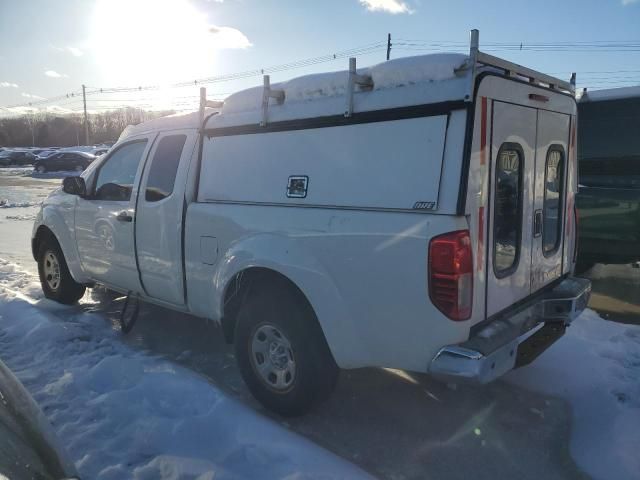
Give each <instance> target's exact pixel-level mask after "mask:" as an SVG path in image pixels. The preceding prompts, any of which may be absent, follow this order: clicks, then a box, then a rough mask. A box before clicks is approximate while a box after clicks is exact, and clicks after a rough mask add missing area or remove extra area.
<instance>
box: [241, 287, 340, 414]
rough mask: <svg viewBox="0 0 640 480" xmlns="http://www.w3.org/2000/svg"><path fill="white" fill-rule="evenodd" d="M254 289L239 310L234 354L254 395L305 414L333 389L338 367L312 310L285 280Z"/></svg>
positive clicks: (266, 403) (267, 403) (269, 404)
mask: <svg viewBox="0 0 640 480" xmlns="http://www.w3.org/2000/svg"><path fill="white" fill-rule="evenodd" d="M258 288H259V289H254V291H253V292H251V293H250V294H249V295H248V296H247V298H246V300H245V302H244V303H243V305H242V306H241V307H240V310H239V311H238V317H237V323H236V332H235V351H236V358H237V361H238V366H239V368H240V372H241V373H242V377H243V378H244V381H245V382H246V384H247V386H248V387H249V390H250V391H251V393H252V394H253V396H254V397H255V398H256V399H257V400H258V401H259V402H260V403H262V404H263V405H264V406H265V407H266V408H268V409H269V410H272V411H274V412H276V413H279V414H281V415H284V416H296V415H302V414H304V413H306V412H307V411H309V410H310V409H311V408H312V407H313V406H314V405H315V404H316V403H318V402H319V401H322V400H324V399H326V398H327V397H328V396H329V395H330V394H331V392H332V391H333V389H334V387H335V384H336V381H337V379H338V373H339V369H338V366H337V365H336V363H335V361H334V359H333V356H332V355H331V352H330V351H329V347H328V345H327V342H326V340H325V338H324V335H323V333H322V330H321V328H320V325H319V324H318V321H317V319H316V317H315V314H314V313H313V310H312V309H311V307H310V306H309V305H308V304H307V303H306V301H304V299H301V298H300V295H297V294H296V293H297V292H294V291H292V289H291V288H290V287H289V286H288V285H286V284H284V283H281V282H276V283H275V284H273V285H269V286H268V287H266V286H265V287H264V288H260V287H258Z"/></svg>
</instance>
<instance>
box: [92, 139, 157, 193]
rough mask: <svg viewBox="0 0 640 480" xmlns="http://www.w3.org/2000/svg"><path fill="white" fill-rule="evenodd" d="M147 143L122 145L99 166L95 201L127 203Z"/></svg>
mask: <svg viewBox="0 0 640 480" xmlns="http://www.w3.org/2000/svg"><path fill="white" fill-rule="evenodd" d="M146 146H147V141H146V140H142V141H138V142H132V143H128V144H125V145H123V146H122V147H120V148H119V149H118V150H116V151H115V152H113V154H112V155H111V156H110V157H109V158H107V160H106V162H105V163H103V164H102V165H101V166H100V171H99V172H98V179H97V180H96V190H95V192H96V193H95V199H96V200H115V201H128V200H129V199H130V198H131V191H132V190H133V183H134V181H135V178H136V172H137V171H138V165H139V164H140V160H141V159H142V153H143V152H144V149H145V148H146Z"/></svg>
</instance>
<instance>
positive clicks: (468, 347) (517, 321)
mask: <svg viewBox="0 0 640 480" xmlns="http://www.w3.org/2000/svg"><path fill="white" fill-rule="evenodd" d="M590 296H591V282H590V281H589V280H587V279H585V278H577V277H568V278H566V279H564V280H563V281H561V282H560V283H558V284H557V285H556V286H555V287H553V288H552V289H550V290H547V291H545V292H544V293H543V294H541V295H539V296H536V297H535V298H533V299H532V300H530V301H528V302H526V303H524V304H522V305H519V306H518V308H516V309H515V310H513V311H510V312H509V313H508V314H505V315H502V316H500V317H498V318H496V319H495V320H493V321H491V322H490V323H488V324H486V325H484V326H483V327H482V328H480V329H479V330H478V331H476V332H474V333H473V334H472V336H471V338H469V340H467V341H466V342H463V343H461V344H458V345H448V346H446V347H443V348H441V349H440V350H439V351H438V353H437V354H436V355H435V357H434V358H433V359H432V360H431V363H430V365H429V373H431V374H432V375H434V376H436V377H439V378H442V379H444V380H447V381H467V382H472V383H488V382H491V381H492V380H495V379H496V378H498V377H500V376H502V375H504V374H505V373H507V372H508V371H509V370H512V369H513V368H517V367H521V366H523V365H526V364H528V363H530V362H531V361H533V360H534V359H535V358H536V357H537V356H538V355H540V354H541V353H542V352H544V351H545V350H546V349H547V348H548V347H550V346H551V345H552V344H553V343H554V342H555V341H556V340H558V339H559V338H560V337H561V336H562V335H563V334H564V331H565V329H566V327H567V326H568V325H569V324H570V323H571V322H572V321H573V320H574V319H575V318H576V317H577V316H578V315H580V313H581V312H582V311H583V310H584V309H585V308H586V306H587V303H588V302H589V297H590Z"/></svg>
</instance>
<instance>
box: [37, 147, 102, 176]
mask: <svg viewBox="0 0 640 480" xmlns="http://www.w3.org/2000/svg"><path fill="white" fill-rule="evenodd" d="M95 159H96V156H95V155H92V154H91V153H86V152H55V153H53V154H51V155H49V156H48V157H46V158H39V159H38V160H36V162H35V163H34V164H33V168H34V170H35V171H36V172H38V173H45V172H51V171H67V170H68V171H71V170H75V171H76V172H82V171H83V170H84V169H85V168H87V167H88V166H89V165H90V164H91V162H93V161H94V160H95Z"/></svg>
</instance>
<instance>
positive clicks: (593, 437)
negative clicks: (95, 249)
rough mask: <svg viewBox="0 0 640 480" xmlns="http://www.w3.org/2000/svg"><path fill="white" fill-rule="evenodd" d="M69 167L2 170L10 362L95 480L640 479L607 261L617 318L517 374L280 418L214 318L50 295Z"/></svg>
mask: <svg viewBox="0 0 640 480" xmlns="http://www.w3.org/2000/svg"><path fill="white" fill-rule="evenodd" d="M62 175H63V174H60V175H54V174H45V175H40V176H36V177H34V176H33V175H32V173H31V171H30V169H28V168H6V169H0V236H1V238H2V242H0V358H2V360H3V361H4V362H5V363H6V364H7V365H8V366H9V367H10V368H11V369H12V370H13V371H14V372H15V373H16V375H17V376H18V377H19V378H20V380H21V381H22V382H23V383H24V384H25V386H26V387H27V389H28V390H29V391H30V392H31V393H32V395H33V396H34V397H35V399H36V400H37V401H38V402H39V404H40V405H41V407H42V408H43V410H44V412H45V414H46V415H47V417H48V418H49V420H50V421H51V422H52V424H53V426H54V429H55V430H56V432H57V433H58V435H59V437H60V438H61V439H62V443H63V444H64V446H65V447H66V448H67V450H68V451H69V454H70V456H71V458H72V459H73V460H74V461H75V463H76V465H77V467H78V470H79V471H80V473H81V475H83V478H102V479H111V478H114V479H115V478H118V479H120V478H141V479H147V478H149V479H151V478H171V479H173V478H184V479H201V480H204V479H213V478H215V479H219V478H323V479H324V478H357V477H362V478H366V477H367V475H368V474H370V475H372V476H374V477H379V478H385V479H392V480H399V479H419V478H439V479H440V478H443V479H444V478H446V479H456V478H470V477H472V478H475V479H485V478H486V479H489V478H491V479H495V478H524V479H528V478H531V479H539V478H545V479H554V478H557V479H564V478H596V479H612V478H615V479H622V480H625V479H634V478H637V475H638V472H640V457H639V456H638V454H637V446H638V445H640V429H639V428H638V426H640V326H638V324H640V322H637V323H636V325H633V324H630V323H629V322H628V320H629V316H628V315H627V317H625V319H626V320H627V323H626V324H621V323H615V322H613V321H610V320H616V319H617V318H616V313H615V308H621V307H619V304H620V302H621V301H620V300H615V299H614V300H612V302H613V303H612V302H609V303H607V302H606V298H609V297H608V296H607V295H608V294H609V293H610V292H609V290H608V288H607V285H609V284H610V282H609V281H608V280H607V276H606V274H603V273H602V272H601V271H599V272H597V273H598V274H599V275H601V277H599V278H598V279H597V281H596V282H595V285H596V293H597V295H596V298H597V299H598V301H599V304H598V305H600V304H603V305H613V306H612V307H611V310H610V311H611V312H613V313H607V314H606V315H604V314H603V315H604V316H605V318H608V319H607V320H605V319H603V318H601V317H600V316H599V315H598V313H596V312H595V311H594V310H587V311H586V312H585V313H584V314H583V315H582V316H581V317H580V318H578V319H577V320H576V322H575V324H574V325H573V326H572V327H571V328H570V329H569V330H568V333H567V334H566V335H565V337H564V338H563V339H561V340H560V341H559V342H558V343H557V344H555V345H554V346H553V347H552V348H551V349H550V350H548V351H547V352H546V353H544V354H543V355H542V356H541V357H540V358H539V359H538V360H537V361H535V362H534V363H533V364H532V365H530V366H528V367H525V368H522V369H520V370H517V371H514V372H512V373H510V374H508V375H507V377H506V378H505V379H504V380H501V381H498V382H496V383H494V384H491V385H489V386H486V387H469V386H462V385H458V386H454V385H444V384H442V383H439V382H436V381H434V380H433V379H430V378H429V377H427V376H425V375H416V374H412V373H407V372H400V371H395V370H385V369H363V370H357V371H350V372H342V374H341V377H340V381H339V384H338V388H337V390H336V392H335V394H334V395H333V396H332V397H331V399H330V400H329V401H328V402H327V403H325V404H323V405H321V406H320V407H319V408H318V409H317V410H316V411H314V412H313V413H311V414H309V415H307V416H305V417H302V418H296V419H288V420H283V419H282V418H278V417H275V416H273V415H270V414H269V413H267V412H265V411H264V410H262V409H261V407H260V406H259V405H258V404H257V402H255V401H254V400H253V399H252V398H251V397H250V395H249V393H248V391H247V389H246V388H245V386H244V384H243V383H242V380H241V378H240V375H239V373H238V371H237V369H236V366H235V362H234V358H233V354H232V348H230V347H229V346H227V345H225V344H224V341H223V338H222V332H221V331H220V330H219V329H218V327H217V326H216V325H213V324H212V323H210V322H207V321H204V320H202V319H198V318H195V317H190V316H187V315H181V314H178V313H175V312H170V311H168V310H164V309H161V308H159V307H155V306H150V305H145V306H143V307H142V310H141V315H140V319H139V321H138V324H137V325H136V328H135V329H134V330H133V332H132V333H131V334H129V335H128V336H124V335H122V334H121V332H120V331H119V328H118V326H117V318H118V314H119V309H120V308H121V306H122V299H121V298H118V296H117V295H115V294H113V293H111V292H108V291H105V290H104V289H101V288H96V289H92V290H90V291H89V292H88V293H87V294H86V295H85V297H84V298H83V299H82V301H81V303H80V304H79V305H77V306H73V307H63V306H60V305H57V304H55V303H52V302H50V301H48V300H45V299H43V296H42V293H41V291H40V286H39V283H38V279H37V271H36V264H35V262H34V261H33V258H32V257H31V252H30V233H31V225H32V221H33V219H34V217H35V214H36V212H37V209H38V205H39V203H40V202H41V201H42V199H43V198H44V197H45V196H46V195H47V194H48V192H49V191H51V190H52V189H54V188H57V187H58V186H59V185H60V179H59V178H60V177H61V176H62ZM629 272H631V273H629V275H631V280H629V281H630V282H631V283H632V285H636V288H637V287H638V286H639V285H640V283H638V284H634V283H633V282H638V275H637V274H638V270H635V271H633V270H629ZM627 273H628V272H627ZM602 275H604V277H603V276H602ZM599 286H602V289H603V292H600V293H599V292H598V290H597V288H599ZM635 291H636V292H637V290H635ZM603 298H604V300H603ZM603 302H604V303H603ZM616 302H618V303H616ZM623 303H624V302H623ZM627 303H629V302H627ZM637 303H638V302H637V300H636V308H637ZM630 308H633V306H632V307H630Z"/></svg>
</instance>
